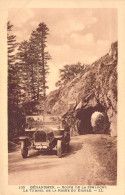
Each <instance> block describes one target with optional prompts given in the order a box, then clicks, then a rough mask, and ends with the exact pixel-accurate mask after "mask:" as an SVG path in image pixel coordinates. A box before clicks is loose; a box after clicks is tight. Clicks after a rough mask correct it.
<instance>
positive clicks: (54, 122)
mask: <svg viewBox="0 0 125 195" xmlns="http://www.w3.org/2000/svg"><path fill="white" fill-rule="evenodd" d="M42 126H61V116H59V115H41V116H26V128H27V129H31V128H37V127H42Z"/></svg>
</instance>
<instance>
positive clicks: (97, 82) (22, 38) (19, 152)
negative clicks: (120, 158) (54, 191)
mask: <svg viewBox="0 0 125 195" xmlns="http://www.w3.org/2000/svg"><path fill="white" fill-rule="evenodd" d="M117 11H118V10H117V8H22V9H18V8H12V9H9V10H8V18H7V52H8V68H7V69H8V84H7V89H8V94H7V99H8V184H9V185H34V184H35V185H111V186H116V185H117V99H118V98H117V96H118V93H117V91H118V90H117V79H118V74H117V64H118V12H117Z"/></svg>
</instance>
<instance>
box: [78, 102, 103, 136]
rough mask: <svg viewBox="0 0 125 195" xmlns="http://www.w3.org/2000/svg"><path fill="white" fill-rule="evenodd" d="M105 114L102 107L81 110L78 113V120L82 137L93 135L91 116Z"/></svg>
mask: <svg viewBox="0 0 125 195" xmlns="http://www.w3.org/2000/svg"><path fill="white" fill-rule="evenodd" d="M96 111H98V112H105V109H104V107H103V106H102V105H100V104H99V105H97V106H95V107H88V108H86V109H81V110H79V111H78V113H77V116H76V117H77V119H78V121H79V122H78V125H77V126H78V133H79V134H80V135H83V134H90V133H93V131H92V130H93V128H92V126H91V116H92V114H93V113H94V112H96Z"/></svg>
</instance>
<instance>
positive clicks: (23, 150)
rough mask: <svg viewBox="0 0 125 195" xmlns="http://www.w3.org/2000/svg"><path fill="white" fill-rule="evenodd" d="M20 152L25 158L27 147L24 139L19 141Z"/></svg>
mask: <svg viewBox="0 0 125 195" xmlns="http://www.w3.org/2000/svg"><path fill="white" fill-rule="evenodd" d="M21 154H22V157H23V158H26V157H27V155H28V148H27V146H26V142H25V141H22V142H21Z"/></svg>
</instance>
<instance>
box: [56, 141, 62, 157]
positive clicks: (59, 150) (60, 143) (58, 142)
mask: <svg viewBox="0 0 125 195" xmlns="http://www.w3.org/2000/svg"><path fill="white" fill-rule="evenodd" d="M57 155H58V157H59V158H61V157H62V141H61V140H58V141H57Z"/></svg>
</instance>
